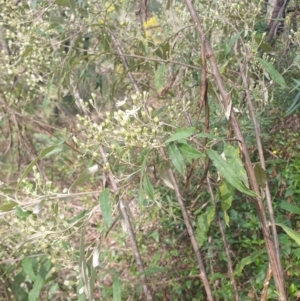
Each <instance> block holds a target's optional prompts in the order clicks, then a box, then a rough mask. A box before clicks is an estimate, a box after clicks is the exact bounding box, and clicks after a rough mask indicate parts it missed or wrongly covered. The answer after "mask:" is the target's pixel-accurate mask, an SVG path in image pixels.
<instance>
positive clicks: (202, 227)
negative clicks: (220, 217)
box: [195, 206, 215, 248]
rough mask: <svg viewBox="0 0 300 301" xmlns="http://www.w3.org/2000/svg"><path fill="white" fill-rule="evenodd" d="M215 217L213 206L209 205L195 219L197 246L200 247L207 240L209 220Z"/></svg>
mask: <svg viewBox="0 0 300 301" xmlns="http://www.w3.org/2000/svg"><path fill="white" fill-rule="evenodd" d="M214 218H215V207H214V206H210V207H208V208H207V209H206V212H204V213H203V214H201V215H200V216H199V217H198V219H197V228H196V231H195V235H196V240H197V242H198V246H199V248H201V247H202V246H203V244H204V242H205V241H206V240H207V233H208V230H209V228H210V224H211V222H212V221H213V220H214Z"/></svg>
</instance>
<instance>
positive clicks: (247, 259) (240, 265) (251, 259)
mask: <svg viewBox="0 0 300 301" xmlns="http://www.w3.org/2000/svg"><path fill="white" fill-rule="evenodd" d="M264 253H265V250H258V251H255V252H253V253H251V254H250V255H249V256H247V257H244V258H243V259H242V260H241V261H240V262H239V263H238V264H237V266H236V268H235V270H234V275H240V274H241V273H242V271H243V269H244V267H245V266H246V265H248V264H251V263H253V262H254V261H255V260H256V258H258V257H260V256H261V255H262V254H264Z"/></svg>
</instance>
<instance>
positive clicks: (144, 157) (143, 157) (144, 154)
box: [138, 149, 150, 205]
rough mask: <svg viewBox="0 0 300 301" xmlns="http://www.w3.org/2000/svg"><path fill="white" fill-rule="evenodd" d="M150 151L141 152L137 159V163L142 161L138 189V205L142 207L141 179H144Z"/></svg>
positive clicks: (142, 191) (142, 190)
mask: <svg viewBox="0 0 300 301" xmlns="http://www.w3.org/2000/svg"><path fill="white" fill-rule="evenodd" d="M149 152H150V150H149V149H146V150H143V151H142V152H141V153H140V154H139V157H138V161H141V160H142V165H141V176H140V189H139V205H142V204H143V202H144V189H143V183H144V182H143V179H144V174H145V170H146V166H147V159H148V155H149Z"/></svg>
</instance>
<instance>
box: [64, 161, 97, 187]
mask: <svg viewBox="0 0 300 301" xmlns="http://www.w3.org/2000/svg"><path fill="white" fill-rule="evenodd" d="M97 171H98V165H97V164H95V165H93V166H91V167H89V168H87V169H86V170H85V171H84V172H83V173H81V174H80V175H79V176H78V178H77V179H76V180H75V181H74V182H73V183H72V185H71V186H70V188H69V191H70V190H71V189H72V188H73V187H74V186H76V185H79V184H81V183H83V182H85V181H86V180H88V179H89V178H91V177H92V176H93V175H94V174H95V173H96V172H97Z"/></svg>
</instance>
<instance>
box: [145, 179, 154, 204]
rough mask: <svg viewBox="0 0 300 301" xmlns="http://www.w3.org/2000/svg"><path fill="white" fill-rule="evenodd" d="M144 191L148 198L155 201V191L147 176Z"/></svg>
mask: <svg viewBox="0 0 300 301" xmlns="http://www.w3.org/2000/svg"><path fill="white" fill-rule="evenodd" d="M144 190H145V192H146V194H147V195H148V197H149V198H150V199H151V200H153V199H154V189H153V186H152V184H151V182H150V180H149V178H148V176H147V175H146V174H145V175H144Z"/></svg>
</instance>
